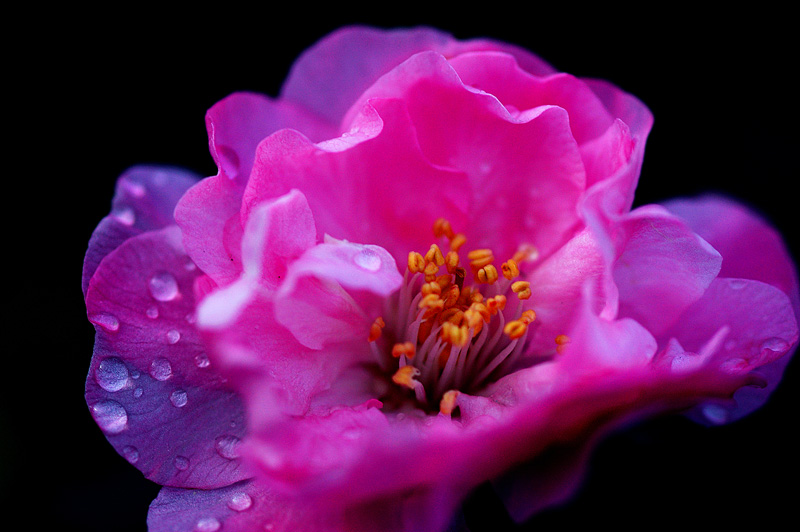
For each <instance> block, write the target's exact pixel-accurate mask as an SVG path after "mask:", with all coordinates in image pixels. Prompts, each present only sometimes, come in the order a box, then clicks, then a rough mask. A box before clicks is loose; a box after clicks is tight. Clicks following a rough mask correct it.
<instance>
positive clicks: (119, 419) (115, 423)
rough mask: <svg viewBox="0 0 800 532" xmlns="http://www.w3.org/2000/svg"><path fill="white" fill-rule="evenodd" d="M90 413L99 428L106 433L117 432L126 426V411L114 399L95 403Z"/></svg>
mask: <svg viewBox="0 0 800 532" xmlns="http://www.w3.org/2000/svg"><path fill="white" fill-rule="evenodd" d="M91 413H92V417H93V418H94V420H95V421H96V422H97V424H98V425H99V426H100V429H101V430H102V431H103V432H105V433H107V434H119V433H120V432H122V431H123V430H125V428H126V427H127V426H128V413H127V412H126V411H125V408H124V407H123V406H122V405H121V404H119V403H118V402H116V401H112V400H110V399H108V400H105V401H100V402H98V403H95V404H93V405H92V407H91Z"/></svg>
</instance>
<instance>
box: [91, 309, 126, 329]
mask: <svg viewBox="0 0 800 532" xmlns="http://www.w3.org/2000/svg"><path fill="white" fill-rule="evenodd" d="M89 321H90V322H92V323H94V324H95V325H99V326H100V327H102V328H103V329H105V330H107V331H109V332H117V331H118V330H119V320H118V319H117V317H116V316H113V315H111V314H107V313H105V312H99V313H97V314H92V315H91V316H89Z"/></svg>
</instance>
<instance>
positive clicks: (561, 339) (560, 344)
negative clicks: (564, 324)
mask: <svg viewBox="0 0 800 532" xmlns="http://www.w3.org/2000/svg"><path fill="white" fill-rule="evenodd" d="M569 342H570V339H569V336H567V335H566V334H559V335H558V336H556V352H557V353H563V352H564V349H566V348H567V344H568V343H569Z"/></svg>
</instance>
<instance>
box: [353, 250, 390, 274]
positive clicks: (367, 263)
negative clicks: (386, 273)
mask: <svg viewBox="0 0 800 532" xmlns="http://www.w3.org/2000/svg"><path fill="white" fill-rule="evenodd" d="M353 262H355V263H356V265H358V266H360V267H361V268H364V269H365V270H367V271H370V272H376V271H378V270H380V269H381V264H383V263H382V261H381V258H380V256H379V255H378V254H377V253H375V252H374V251H372V250H371V249H369V248H363V249H362V250H361V251H359V252H358V253H356V255H355V257H353Z"/></svg>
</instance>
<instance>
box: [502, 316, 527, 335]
mask: <svg viewBox="0 0 800 532" xmlns="http://www.w3.org/2000/svg"><path fill="white" fill-rule="evenodd" d="M527 330H528V325H527V324H526V323H523V322H522V321H520V320H514V321H509V322H508V323H506V326H505V327H503V332H504V333H506V335H507V336H509V337H510V338H511V339H512V340H516V339H517V338H521V337H522V335H523V334H525V331H527Z"/></svg>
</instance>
